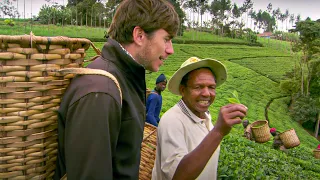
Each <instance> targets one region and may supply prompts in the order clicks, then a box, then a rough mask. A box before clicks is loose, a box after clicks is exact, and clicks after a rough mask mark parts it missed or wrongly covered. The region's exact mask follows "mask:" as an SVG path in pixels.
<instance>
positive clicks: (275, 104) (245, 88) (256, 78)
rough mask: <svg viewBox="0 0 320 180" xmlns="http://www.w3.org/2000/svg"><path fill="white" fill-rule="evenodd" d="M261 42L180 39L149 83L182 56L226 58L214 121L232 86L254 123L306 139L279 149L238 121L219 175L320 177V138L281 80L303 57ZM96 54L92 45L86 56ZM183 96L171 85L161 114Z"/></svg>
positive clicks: (50, 31) (22, 29) (88, 31)
mask: <svg viewBox="0 0 320 180" xmlns="http://www.w3.org/2000/svg"><path fill="white" fill-rule="evenodd" d="M3 27H4V26H3V24H1V23H0V34H8V35H15V34H25V33H26V32H30V30H31V29H28V28H30V27H28V26H27V25H23V24H20V25H19V26H16V27H13V28H14V29H13V28H12V29H9V30H8V28H6V29H4V28H3ZM82 28H83V29H82ZM32 30H33V32H34V34H35V35H38V36H40V35H41V36H58V35H59V36H69V37H86V38H89V37H97V38H101V36H103V35H104V34H103V32H104V29H94V28H87V27H71V26H70V27H63V28H61V27H56V26H45V25H41V26H39V27H36V26H33V29H32ZM190 33H191V32H190ZM190 33H189V34H188V33H187V32H186V33H185V36H184V37H182V38H181V39H183V40H192V38H194V37H195V35H194V34H190ZM27 34H28V33H27ZM202 35H203V34H202ZM202 35H201V36H200V35H199V37H201V38H203V39H204V40H211V41H214V42H231V43H232V42H234V43H238V42H240V40H234V39H230V38H229V39H225V38H222V37H217V36H212V37H207V35H206V36H205V37H204V36H202ZM199 40H202V39H199ZM259 42H261V43H262V44H264V45H265V46H264V47H253V46H245V45H239V44H234V45H233V44H228V45H226V44H224V45H222V44H214V45H209V44H174V48H175V54H173V55H172V56H170V57H169V58H168V59H167V60H166V61H165V65H164V66H162V67H161V68H160V71H159V72H157V73H150V74H147V75H146V80H147V87H148V88H153V87H154V85H155V79H156V77H157V76H158V75H159V74H160V73H164V74H165V75H166V76H167V77H168V78H170V77H171V76H172V75H173V73H174V72H175V71H176V70H177V69H178V68H179V66H180V65H181V64H182V62H184V61H185V60H186V59H188V58H189V57H191V56H198V57H200V58H214V59H217V60H220V61H222V62H223V63H224V64H225V66H226V67H227V69H228V79H227V82H226V83H225V84H223V85H222V86H221V87H219V88H218V89H217V97H216V100H215V102H214V104H213V105H212V107H211V108H210V112H211V114H212V119H213V121H215V119H216V118H217V115H218V112H219V108H220V107H221V106H223V105H226V104H227V103H228V101H227V98H228V97H230V92H232V91H233V90H237V91H238V93H239V96H240V100H241V102H242V103H243V104H245V105H246V106H247V107H248V108H249V110H248V115H247V117H246V118H247V119H248V120H249V121H250V122H251V123H252V122H254V121H256V120H264V119H268V120H269V124H270V127H275V128H277V130H278V131H280V132H283V131H285V130H288V129H291V128H294V129H295V131H296V133H297V135H298V137H299V139H300V141H301V144H300V146H298V147H296V148H293V149H289V150H288V152H282V151H280V150H274V149H272V138H271V140H270V141H269V142H267V143H264V144H258V143H254V142H252V141H249V140H247V139H245V138H244V137H242V135H243V127H242V125H236V126H235V127H234V128H233V130H232V131H231V133H230V134H229V135H228V136H227V137H225V138H224V140H223V142H222V144H221V153H220V159H219V168H218V173H219V179H320V160H316V159H314V157H313V154H312V150H313V149H314V148H315V147H316V146H317V145H318V144H319V142H318V140H317V139H316V138H314V137H313V136H311V135H309V134H308V132H307V131H305V130H304V129H303V128H302V127H301V126H300V125H299V124H298V123H296V122H294V121H292V119H291V117H290V116H289V113H288V103H289V102H290V97H289V96H288V95H287V94H286V93H285V92H282V91H281V89H280V87H279V81H280V80H281V79H282V78H283V77H284V74H285V73H286V72H288V71H290V70H291V69H292V68H293V67H294V66H295V63H296V62H295V61H296V60H297V58H295V57H293V56H292V54H291V52H290V51H289V47H290V44H289V43H286V42H281V43H280V42H278V41H274V40H265V39H260V40H259ZM94 44H95V46H96V47H98V48H100V49H101V48H102V46H103V43H94ZM94 55H95V53H94V51H93V50H92V48H90V49H89V50H88V51H87V57H86V59H90V58H91V57H93V56H94ZM179 99H180V97H178V96H175V95H172V94H171V93H170V92H169V91H168V90H166V91H164V93H163V108H162V112H161V114H163V113H164V112H165V111H166V110H168V109H169V108H170V107H172V106H173V105H175V104H176V103H177V102H178V100H179Z"/></svg>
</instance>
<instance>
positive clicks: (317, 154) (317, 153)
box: [313, 149, 320, 159]
mask: <svg viewBox="0 0 320 180" xmlns="http://www.w3.org/2000/svg"><path fill="white" fill-rule="evenodd" d="M313 156H314V157H315V158H316V159H320V149H315V150H313Z"/></svg>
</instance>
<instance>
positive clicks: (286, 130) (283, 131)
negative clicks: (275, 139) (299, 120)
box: [279, 128, 296, 135]
mask: <svg viewBox="0 0 320 180" xmlns="http://www.w3.org/2000/svg"><path fill="white" fill-rule="evenodd" d="M292 130H293V131H294V132H296V131H295V130H294V128H291V129H288V130H286V131H283V132H282V133H280V134H284V133H286V132H289V131H292ZM280 134H279V135H280Z"/></svg>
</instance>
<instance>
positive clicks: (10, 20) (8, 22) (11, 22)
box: [4, 19, 15, 26]
mask: <svg viewBox="0 0 320 180" xmlns="http://www.w3.org/2000/svg"><path fill="white" fill-rule="evenodd" d="M4 24H6V25H8V26H14V25H15V22H14V21H13V19H6V20H4Z"/></svg>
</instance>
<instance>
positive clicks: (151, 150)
mask: <svg viewBox="0 0 320 180" xmlns="http://www.w3.org/2000/svg"><path fill="white" fill-rule="evenodd" d="M156 148H157V127H155V126H153V125H151V124H149V123H145V127H144V134H143V142H142V146H141V160H140V169H139V179H140V180H150V179H151V175H152V169H153V165H154V161H155V159H156Z"/></svg>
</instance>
